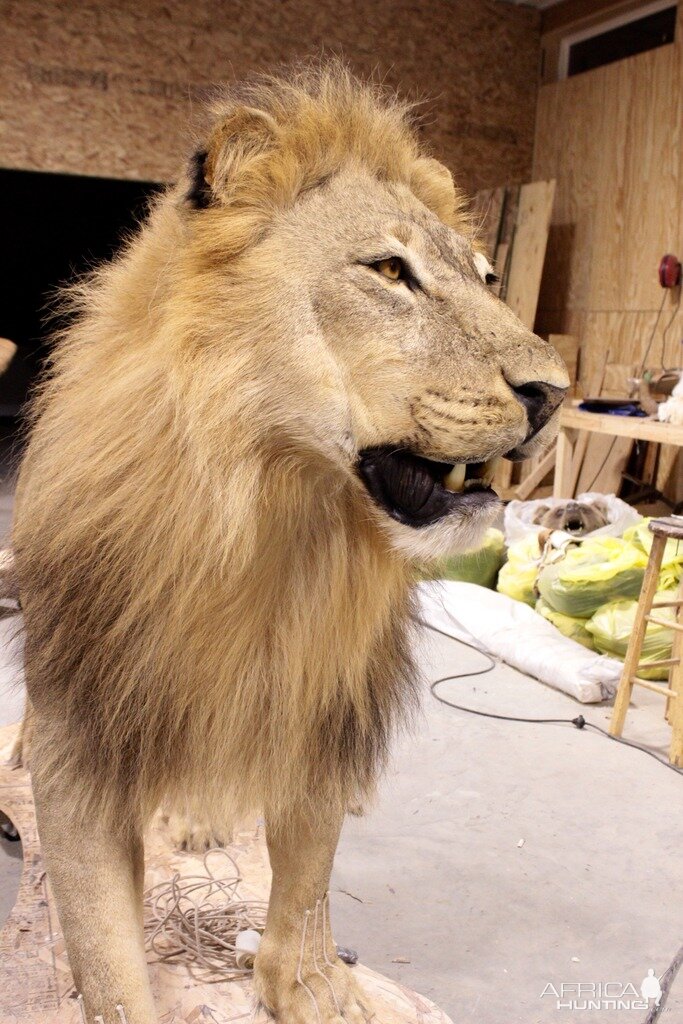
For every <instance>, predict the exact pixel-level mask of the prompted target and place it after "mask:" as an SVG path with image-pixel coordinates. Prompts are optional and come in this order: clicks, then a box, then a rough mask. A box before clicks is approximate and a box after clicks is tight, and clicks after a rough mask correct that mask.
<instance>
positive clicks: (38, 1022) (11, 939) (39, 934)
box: [0, 726, 451, 1024]
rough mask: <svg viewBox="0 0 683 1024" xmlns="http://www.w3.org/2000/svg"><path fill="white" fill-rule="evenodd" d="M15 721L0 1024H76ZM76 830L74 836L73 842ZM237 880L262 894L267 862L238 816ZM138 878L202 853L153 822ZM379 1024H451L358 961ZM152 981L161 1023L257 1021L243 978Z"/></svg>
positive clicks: (3, 730)
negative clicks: (14, 890) (14, 881)
mask: <svg viewBox="0 0 683 1024" xmlns="http://www.w3.org/2000/svg"><path fill="white" fill-rule="evenodd" d="M15 735H16V726H5V727H0V810H4V811H5V812H6V813H7V815H8V816H9V817H10V818H11V820H12V821H13V822H14V824H15V825H16V827H17V828H18V830H19V833H20V835H21V839H22V843H23V853H24V870H23V874H22V878H21V883H20V887H19V896H18V899H17V903H16V905H15V907H14V909H13V911H12V913H11V914H10V916H9V918H8V920H7V922H6V923H5V926H4V928H3V929H2V930H1V931H0V1024H81V1018H80V1012H79V1009H78V1005H77V1003H76V1000H75V999H74V998H73V995H74V985H73V978H72V976H71V971H70V969H69V965H68V961H67V958H66V951H65V947H64V940H63V938H62V935H61V931H60V927H59V921H58V918H57V914H56V912H55V908H54V905H53V902H52V894H51V892H50V886H49V883H48V881H47V878H46V875H45V870H44V867H43V861H42V855H41V851H40V845H39V842H38V835H37V831H36V822H35V812H34V808H33V799H32V795H31V785H30V779H29V776H28V774H27V773H26V772H25V771H23V770H20V769H19V770H15V771H12V770H11V769H10V768H9V767H8V766H7V763H6V761H7V756H8V754H9V751H10V749H11V746H12V742H13V740H14V737H15ZM76 838H77V837H75V841H76ZM230 853H231V855H232V856H234V858H235V860H236V862H237V864H238V867H239V869H240V873H241V875H242V878H243V884H242V887H241V891H242V892H243V893H244V897H245V898H246V899H265V898H267V894H268V890H269V886H270V868H269V864H268V855H267V851H266V846H265V840H264V835H263V828H262V827H261V826H260V825H259V824H258V822H256V821H254V822H246V823H245V824H244V826H243V827H241V828H239V829H237V830H236V831H235V839H234V843H233V844H232V845H231V847H230ZM145 869H146V871H145V884H146V886H151V885H155V884H157V883H158V882H160V881H163V880H165V879H167V878H169V877H170V876H171V875H172V874H173V873H174V872H176V871H178V872H180V873H181V875H193V874H194V875H196V874H203V873H204V870H203V866H202V858H201V857H200V856H198V855H197V856H195V855H193V854H188V853H178V852H176V851H174V850H173V849H172V847H171V844H170V841H169V836H168V832H167V830H166V829H165V828H164V826H163V824H162V823H161V822H158V823H156V824H155V826H154V827H153V828H152V829H150V831H149V833H148V834H147V836H146V837H145ZM353 970H354V972H357V977H358V980H359V982H360V984H361V985H362V987H363V989H364V990H365V992H366V994H367V997H368V1002H369V1003H371V1005H372V1006H373V1009H374V1010H375V1013H376V1017H375V1018H373V1019H374V1020H376V1021H382V1022H383V1024H385V1022H386V1024H451V1022H450V1021H449V1018H448V1017H447V1016H446V1015H445V1014H444V1013H443V1012H442V1011H441V1010H439V1009H438V1008H437V1007H436V1006H435V1005H434V1004H433V1003H432V1002H430V1000H428V999H425V998H424V997H422V996H419V995H417V993H415V992H412V991H411V990H410V989H407V988H404V987H403V986H402V985H399V984H397V983H396V982H393V981H390V980H389V979H388V978H385V977H383V976H382V975H380V974H377V973H375V972H374V971H371V970H369V969H368V968H366V967H363V966H361V965H358V966H357V967H354V968H353ZM150 978H151V982H152V989H153V992H154V998H155V1001H156V1005H157V1007H158V1010H159V1014H160V1016H159V1020H160V1022H162V1024H228V1022H229V1021H244V1022H245V1024H246V1022H249V1024H265V1022H266V1021H271V1020H272V1018H271V1017H270V1016H268V1015H267V1014H266V1013H265V1012H264V1011H255V1008H254V992H253V987H252V984H251V980H247V981H239V982H231V983H222V982H221V983H208V982H203V981H202V980H201V978H199V977H193V976H192V975H191V974H190V972H189V970H188V968H187V967H186V966H185V965H183V964H180V963H178V964H173V965H171V964H152V965H151V966H150Z"/></svg>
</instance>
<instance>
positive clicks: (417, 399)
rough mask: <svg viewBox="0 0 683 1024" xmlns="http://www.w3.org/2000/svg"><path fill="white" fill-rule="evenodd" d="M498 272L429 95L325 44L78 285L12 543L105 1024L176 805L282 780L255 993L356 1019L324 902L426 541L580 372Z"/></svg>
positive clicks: (35, 763)
mask: <svg viewBox="0 0 683 1024" xmlns="http://www.w3.org/2000/svg"><path fill="white" fill-rule="evenodd" d="M491 273H492V271H491V268H490V266H489V264H488V262H487V260H486V258H485V255H484V254H483V253H482V252H481V250H480V248H479V247H478V246H477V242H476V239H475V237H474V231H473V226H472V224H471V222H470V220H469V218H468V215H467V212H466V204H465V200H464V197H463V196H462V194H461V193H460V192H459V191H458V189H457V188H456V187H455V186H454V183H453V180H452V178H451V175H450V173H449V172H448V170H446V168H445V167H444V166H443V165H441V164H440V163H438V162H437V161H436V160H434V159H432V158H431V157H430V156H428V155H427V154H426V153H425V152H424V149H423V146H422V144H421V142H420V141H419V140H418V137H417V134H416V131H415V128H414V126H413V124H412V122H411V115H410V107H409V106H408V105H407V104H404V103H402V102H401V101H400V100H398V99H397V98H396V97H395V96H394V95H392V94H390V93H388V92H387V91H386V90H384V89H380V88H377V87H375V86H373V85H368V84H364V83H362V82H359V81H358V80H356V79H355V78H354V77H353V76H352V75H351V74H350V73H349V72H348V71H347V70H346V68H345V67H344V66H343V65H342V64H340V63H336V62H335V63H332V64H324V65H315V66H305V67H299V68H295V69H294V70H292V71H291V72H290V73H288V74H287V75H283V76H282V77H261V78H258V79H255V80H254V81H252V82H251V83H249V84H247V85H244V86H242V87H239V88H237V89H235V90H234V91H233V92H231V93H228V94H226V95H225V97H224V98H223V99H222V100H221V101H220V102H219V103H218V104H217V106H216V108H215V110H214V112H213V127H212V129H211V130H210V132H209V133H208V134H207V139H206V143H205V146H204V147H203V148H202V150H201V151H200V152H199V153H198V154H197V155H196V157H195V158H194V159H193V160H192V162H191V164H190V168H189V172H188V174H187V175H186V176H185V177H184V178H183V180H181V181H180V182H179V183H178V184H177V185H175V186H173V187H170V188H169V189H168V190H167V191H166V192H165V194H164V195H163V196H161V197H160V198H158V199H156V200H155V201H154V203H153V205H152V208H151V210H150V212H149V215H148V217H147V219H146V221H145V223H144V224H143V225H142V227H141V228H140V230H139V232H138V233H137V235H136V236H135V237H134V238H133V239H132V240H131V241H130V242H129V243H128V244H127V246H126V248H125V250H124V251H123V252H122V254H121V255H119V256H118V257H117V258H116V259H115V260H114V261H113V262H112V263H111V264H110V265H107V266H104V267H101V268H100V269H98V270H96V271H95V272H94V273H93V274H92V275H91V276H90V277H89V278H88V279H87V280H85V281H83V282H81V283H79V284H77V285H76V286H75V287H73V288H72V289H71V290H70V293H69V295H68V296H67V302H68V304H69V308H70V309H71V312H72V317H71V321H70V325H69V326H68V328H67V329H66V330H65V331H64V332H63V334H62V335H61V336H60V337H58V338H57V340H56V344H55V348H54V352H53V356H52V360H51V364H50V367H49V370H48V372H47V374H46V377H45V379H44V381H43V383H42V386H41V388H40V390H39V393H38V395H37V397H36V399H35V402H34V406H33V413H32V424H31V436H30V442H29V445H28V448H27V452H26V455H25V459H24V462H23V465H22V469H21V475H20V482H19V489H18V499H17V509H16V518H15V524H14V531H13V548H14V555H15V564H16V574H17V583H18V587H19V592H20V595H21V604H22V607H23V611H24V621H25V635H26V655H25V658H26V678H27V686H28V691H29V695H30V699H31V702H32V705H33V715H34V720H33V740H32V744H33V745H32V749H31V769H32V776H33V785H34V790H35V797H36V807H37V814H38V824H39V829H40V836H41V841H42V846H43V850H44V854H45V858H46V865H47V869H48V873H49V876H50V879H51V883H52V886H53V889H54V893H55V896H56V899H57V904H58V907H59V913H60V920H61V923H62V926H63V930H64V935H65V938H66V943H67V948H68V954H69V961H70V964H71V966H72V968H73V973H74V978H75V982H76V985H77V986H78V989H79V991H80V992H81V993H82V994H83V997H84V1006H85V1012H86V1015H87V1019H88V1022H92V1021H93V1020H94V1019H95V1017H97V1016H98V1015H99V1018H101V1019H102V1020H103V1021H104V1022H105V1024H115V1022H117V1024H118V1017H117V1016H116V1011H115V1007H116V1006H117V1005H122V1006H123V1007H124V1008H125V1012H126V1015H127V1020H128V1022H129V1024H153V1022H155V1021H156V1016H155V1010H154V1006H153V1001H152V995H151V990H150V985H149V981H148V977H147V970H146V965H145V953H144V944H143V934H142V924H141V909H140V902H141V886H142V877H143V868H142V856H143V854H142V850H143V846H142V834H143V830H144V827H145V825H146V823H147V822H148V821H149V819H150V817H151V815H152V814H153V813H154V811H155V810H156V809H157V808H158V807H159V805H160V804H161V803H162V801H166V802H170V803H171V804H173V803H176V804H186V803H188V804H191V805H193V806H194V805H201V806H202V807H203V808H204V813H205V814H206V816H207V818H208V819H209V820H211V821H212V822H215V823H216V824H217V827H224V826H225V825H226V822H228V821H229V819H230V816H232V815H236V814H243V813H245V812H248V811H250V810H253V809H255V808H259V809H262V810H263V812H264V814H265V818H266V828H267V839H268V847H269V853H270V858H271V864H272V868H273V886H272V892H271V900H270V908H269V913H268V923H267V927H266V931H265V934H264V937H263V941H262V944H261V948H260V951H259V954H258V956H257V959H256V965H255V982H256V986H257V991H258V993H259V996H260V998H261V1000H262V1002H263V1004H264V1005H265V1006H266V1007H268V1008H270V1010H272V1012H273V1013H274V1014H275V1015H276V1017H277V1019H278V1020H280V1021H282V1022H284V1024H332V1022H337V1024H339V1022H341V1020H342V1019H343V1020H346V1021H350V1022H352V1024H360V1022H362V1021H364V1020H366V1019H367V1015H368V1013H369V1011H370V1008H369V1007H367V1005H366V1004H365V1000H364V996H363V993H362V991H360V989H359V986H358V985H357V983H356V982H355V980H354V978H353V976H352V974H351V972H350V971H349V969H348V968H347V967H346V966H345V965H344V964H342V963H341V962H340V961H338V960H337V959H336V958H334V961H333V962H332V963H331V965H326V966H325V971H324V972H321V971H319V970H317V969H315V968H317V964H314V962H313V961H312V956H311V951H310V949H309V947H308V946H306V948H304V949H302V919H305V915H306V911H312V910H313V909H314V908H315V907H316V905H317V903H318V901H319V900H322V899H324V894H325V892H326V890H327V886H328V881H329V876H330V870H331V866H332V860H333V856H334V851H335V848H336V844H337V839H338V836H339V831H340V828H341V823H342V820H343V817H344V814H345V811H346V809H347V808H348V807H349V806H350V805H352V804H358V803H359V802H360V803H362V802H363V801H364V800H365V799H366V798H367V796H368V794H370V793H371V792H372V790H373V787H374V786H375V782H376V779H377V775H378V771H379V769H380V768H381V766H382V764H383V762H384V760H385V756H386V752H387V746H388V743H389V740H390V737H391V735H392V732H393V730H394V729H395V728H396V726H397V725H399V724H400V723H401V722H403V721H404V720H405V719H406V717H407V716H408V715H409V713H410V711H411V709H412V707H413V705H414V702H415V699H416V690H417V687H416V683H415V680H414V673H413V668H412V665H411V659H410V645H409V628H410V622H411V591H410V584H411V579H412V575H413V571H414V563H415V562H416V561H417V560H424V559H425V558H430V557H432V556H434V557H438V556H441V555H443V554H444V553H445V552H448V551H453V550H457V549H458V548H466V547H470V548H471V547H472V546H474V545H476V543H477V542H478V539H479V538H480V537H481V536H482V534H483V532H484V530H485V529H486V527H487V526H488V525H489V524H490V523H491V521H492V519H493V517H494V516H495V515H496V513H497V511H498V509H499V502H498V500H497V497H496V495H495V493H494V492H493V490H492V489H491V487H490V482H491V478H492V473H493V468H494V465H495V461H496V459H497V458H499V457H501V456H506V457H508V458H511V459H523V458H526V457H527V456H529V455H531V454H534V453H535V452H537V451H539V450H541V449H542V448H543V446H544V445H546V444H547V443H548V442H549V441H550V440H551V439H552V437H553V436H554V433H555V419H556V416H555V415H554V413H555V410H556V409H557V407H558V405H559V403H560V401H561V399H562V397H563V395H564V392H565V389H566V387H567V384H568V380H567V375H566V373H565V370H564V367H563V366H562V364H561V362H560V360H559V358H558V356H557V355H556V353H555V352H554V350H553V349H552V348H551V347H550V346H549V345H548V344H546V343H545V342H544V341H542V340H541V339H540V338H538V337H536V336H535V335H533V334H532V333H531V332H530V331H528V330H527V329H526V328H525V327H524V326H523V325H522V324H521V323H520V322H519V321H518V320H517V319H516V317H515V316H514V315H513V313H512V312H511V311H510V309H509V308H508V307H507V306H505V305H504V304H503V303H502V302H501V301H499V299H498V298H497V297H496V296H495V295H494V294H492V292H491V290H490V289H489V288H488V286H487V282H490V280H491ZM75 837H78V842H75ZM304 945H305V943H304ZM328 948H332V947H331V941H330V942H328ZM300 958H301V959H300ZM298 975H301V978H302V979H303V982H304V984H302V983H301V980H299V978H298ZM311 993H313V997H314V998H313V1000H311V998H310V994H311Z"/></svg>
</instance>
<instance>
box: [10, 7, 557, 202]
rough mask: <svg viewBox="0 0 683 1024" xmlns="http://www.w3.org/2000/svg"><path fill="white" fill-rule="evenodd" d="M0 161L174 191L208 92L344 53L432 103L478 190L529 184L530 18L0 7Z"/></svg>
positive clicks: (534, 45)
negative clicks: (145, 182) (166, 185)
mask: <svg viewBox="0 0 683 1024" xmlns="http://www.w3.org/2000/svg"><path fill="white" fill-rule="evenodd" d="M0 18H1V20H2V26H3V60H2V62H1V64H0V153H1V155H0V163H2V164H3V165H4V166H6V167H20V168H30V169H37V170H52V171H67V172H74V173H82V174H92V175H107V176H112V177H125V178H139V179H152V180H168V179H172V178H173V177H174V176H175V175H176V174H177V171H178V167H179V163H180V162H181V161H182V160H183V159H184V157H185V155H186V154H187V152H188V150H189V146H190V145H191V141H190V137H189V136H188V133H187V127H186V126H187V122H188V117H189V116H190V115H191V114H192V113H193V112H196V109H197V107H198V106H200V105H201V103H200V101H199V100H198V98H197V97H198V96H199V95H200V94H201V91H202V87H203V86H206V85H209V84H211V83H216V82H220V81H224V80H233V79H234V78H236V77H237V78H239V77H240V76H243V75H244V74H246V73H248V72H250V71H252V70H253V69H255V68H263V67H267V66H268V65H272V64H273V63H278V62H282V61H288V60H291V59H293V58H297V57H302V56H309V55H312V54H313V55H317V54H320V53H321V52H322V51H323V50H325V52H328V53H330V52H343V53H344V55H345V56H346V57H347V59H348V60H349V61H350V62H351V63H352V65H353V66H354V67H355V68H356V69H357V70H358V71H361V72H364V73H371V72H373V71H375V70H379V72H380V73H381V74H382V75H383V76H384V77H385V78H386V80H387V81H388V82H389V83H390V84H392V85H394V86H399V87H401V88H402V89H403V90H407V91H408V92H410V93H412V94H413V95H420V96H422V97H425V96H426V97H433V98H434V100H435V102H434V103H432V104H430V105H429V106H428V107H427V118H426V127H425V133H426V136H427V138H428V140H429V141H430V143H432V145H433V149H434V151H435V152H436V153H437V154H438V155H439V156H441V157H442V159H445V161H446V162H448V163H449V164H450V165H451V167H452V168H453V169H454V170H455V171H456V172H457V173H458V174H459V176H460V180H461V181H462V183H463V184H464V186H465V187H466V188H468V189H470V190H472V191H474V190H476V189H479V188H485V187H487V186H493V185H498V184H501V183H503V182H505V181H522V180H526V179H528V177H529V172H530V168H531V154H532V148H533V132H534V114H535V104H536V84H537V68H538V59H539V27H538V15H537V13H536V12H534V11H532V10H530V9H525V8H520V7H515V6H513V5H511V4H506V3H498V2H496V0H432V2H430V3H429V4H420V3H415V2H414V0H391V2H389V0H380V2H378V3H377V2H375V3H368V2H367V0H261V2H259V3H253V2H252V0H51V2H49V3H46V2H41V0H0Z"/></svg>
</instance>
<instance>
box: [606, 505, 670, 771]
mask: <svg viewBox="0 0 683 1024" xmlns="http://www.w3.org/2000/svg"><path fill="white" fill-rule="evenodd" d="M649 529H650V531H651V532H652V535H653V536H652V548H651V550H650V557H649V558H648V562H647V568H646V570H645V576H644V578H643V586H642V589H641V591H640V597H639V598H638V608H637V610H636V618H635V622H634V625H633V632H632V634H631V639H630V640H629V644H628V650H627V651H626V658H625V659H624V669H623V672H622V674H621V679H620V681H619V689H618V690H617V696H616V700H615V702H614V708H613V710H612V719H611V721H610V725H609V731H610V733H611V735H612V736H621V734H622V731H623V728H624V723H625V721H626V712H627V711H628V706H629V703H630V701H631V694H632V692H633V687H634V686H643V687H645V688H646V689H648V690H653V691H654V692H655V693H659V694H661V695H662V696H663V697H666V699H667V705H666V717H667V720H668V722H669V724H670V725H671V748H670V753H669V761H670V762H671V763H672V764H675V765H679V766H680V767H683V666H682V665H681V657H682V655H683V622H682V621H681V616H680V609H681V605H683V577H681V582H680V584H679V587H678V593H677V596H676V597H675V598H673V599H672V600H671V601H658V602H657V603H656V604H655V603H654V597H655V594H656V592H657V587H658V583H659V571H660V569H661V566H662V558H663V557H664V549H665V547H666V543H667V541H668V540H677V541H683V517H681V516H667V517H665V518H662V519H653V520H652V521H651V522H650V524H649ZM658 608H676V610H677V611H676V615H675V620H674V621H669V620H668V619H663V618H661V617H660V616H658V615H656V614H655V615H653V614H652V612H653V610H655V611H656V609H658ZM648 622H652V623H656V624H657V625H659V626H664V627H666V629H671V630H673V633H674V642H673V649H672V651H671V655H672V656H671V657H670V658H662V659H660V660H659V661H641V660H640V659H641V653H642V647H643V641H644V639H645V631H646V630H647V624H648ZM650 668H668V669H669V679H668V684H666V685H665V684H663V683H655V682H652V681H651V680H650V679H642V678H641V677H640V676H639V675H638V672H639V671H642V670H643V669H650Z"/></svg>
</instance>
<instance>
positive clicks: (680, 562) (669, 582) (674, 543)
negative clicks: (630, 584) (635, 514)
mask: <svg viewBox="0 0 683 1024" xmlns="http://www.w3.org/2000/svg"><path fill="white" fill-rule="evenodd" d="M649 522H650V519H649V518H644V519H641V520H640V522H639V523H636V524H635V526H629V528H628V530H624V540H627V541H628V542H629V543H630V544H633V546H634V547H636V548H638V549H639V550H640V551H643V552H644V553H645V554H646V555H648V556H649V554H650V548H651V547H652V536H653V535H652V534H651V533H650V531H649V529H648V523H649ZM681 572H683V541H680V540H668V541H667V542H666V545H665V547H664V555H663V557H662V568H661V569H660V572H659V587H660V590H673V588H674V587H676V586H678V583H679V581H680V578H681Z"/></svg>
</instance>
